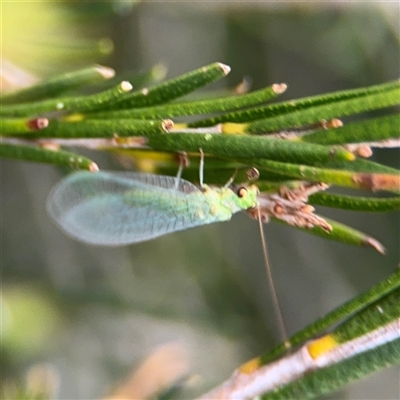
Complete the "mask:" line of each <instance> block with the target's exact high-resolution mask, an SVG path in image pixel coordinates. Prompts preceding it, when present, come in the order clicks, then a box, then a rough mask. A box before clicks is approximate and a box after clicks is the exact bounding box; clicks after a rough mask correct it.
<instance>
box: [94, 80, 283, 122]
mask: <svg viewBox="0 0 400 400" xmlns="http://www.w3.org/2000/svg"><path fill="white" fill-rule="evenodd" d="M285 89H286V85H277V84H276V85H272V86H269V87H267V88H265V89H261V90H258V91H256V92H253V93H249V94H244V95H235V96H226V97H221V98H217V99H207V100H198V101H185V102H181V103H173V104H168V105H162V106H156V107H143V108H139V109H135V108H133V109H129V110H120V111H108V112H107V111H104V112H97V113H93V114H89V115H87V117H88V118H136V119H157V118H167V117H168V118H171V117H174V116H179V115H196V114H211V113H213V112H217V111H227V110H232V109H237V108H244V107H249V106H252V105H255V104H259V103H263V102H266V101H268V100H271V99H273V98H275V97H276V96H277V95H278V94H281V93H283V92H284V90H285Z"/></svg>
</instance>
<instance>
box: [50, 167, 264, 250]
mask: <svg viewBox="0 0 400 400" xmlns="http://www.w3.org/2000/svg"><path fill="white" fill-rule="evenodd" d="M257 195H258V188H257V187H256V186H248V187H240V188H239V189H238V190H236V191H233V190H232V189H230V188H228V187H222V188H219V187H210V186H207V185H203V186H202V187H201V188H198V187H197V186H195V185H193V184H192V183H191V182H189V181H186V180H184V179H181V178H177V177H171V176H163V175H152V174H145V173H133V172H103V171H101V172H96V173H93V172H88V171H82V172H76V173H74V174H71V175H69V176H67V177H66V178H65V179H63V180H62V181H61V182H60V183H58V184H57V185H56V186H55V187H54V189H53V190H52V192H51V193H50V195H49V198H48V200H47V211H48V213H49V215H50V216H51V217H52V218H53V219H54V220H55V221H56V223H57V224H58V225H59V227H60V228H61V229H62V230H63V231H64V232H65V233H67V234H68V235H69V236H71V237H73V238H75V239H77V240H79V241H81V242H85V243H89V244H92V245H103V246H123V245H127V244H130V243H138V242H143V241H145V240H149V239H153V238H156V237H158V236H162V235H165V234H167V233H171V232H176V231H180V230H185V229H188V228H192V227H195V226H201V225H205V224H210V223H213V222H219V221H227V220H230V219H231V217H232V215H233V214H234V213H236V212H238V211H241V210H247V209H249V208H252V207H255V206H256V205H257Z"/></svg>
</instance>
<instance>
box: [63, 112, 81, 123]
mask: <svg viewBox="0 0 400 400" xmlns="http://www.w3.org/2000/svg"><path fill="white" fill-rule="evenodd" d="M84 119H85V116H84V115H83V114H79V113H75V114H70V115H67V116H65V117H63V118H62V120H63V121H68V122H79V121H83V120H84Z"/></svg>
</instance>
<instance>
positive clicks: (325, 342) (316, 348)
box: [308, 335, 339, 359]
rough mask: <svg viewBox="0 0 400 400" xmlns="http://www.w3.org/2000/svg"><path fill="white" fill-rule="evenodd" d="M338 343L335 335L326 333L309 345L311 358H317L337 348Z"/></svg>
mask: <svg viewBox="0 0 400 400" xmlns="http://www.w3.org/2000/svg"><path fill="white" fill-rule="evenodd" d="M338 344H339V343H338V342H337V341H336V339H335V338H334V337H333V335H326V336H323V337H321V338H319V339H316V340H314V341H313V342H312V343H310V344H309V345H308V352H309V354H310V356H311V358H313V359H316V358H318V357H320V356H322V355H323V354H325V353H327V352H328V351H329V350H332V349H333V348H335V347H336V346H337V345H338Z"/></svg>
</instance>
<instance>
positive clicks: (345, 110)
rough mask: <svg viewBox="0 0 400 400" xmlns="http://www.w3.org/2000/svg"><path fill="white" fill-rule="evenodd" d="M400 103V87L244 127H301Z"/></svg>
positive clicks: (252, 130)
mask: <svg viewBox="0 0 400 400" xmlns="http://www.w3.org/2000/svg"><path fill="white" fill-rule="evenodd" d="M399 103H400V88H399V87H397V88H395V89H392V90H390V91H388V92H386V93H381V94H375V95H371V96H366V97H363V99H362V101H360V99H359V98H356V99H350V100H343V101H339V102H337V103H333V104H324V105H321V106H316V107H312V108H309V109H305V110H299V111H293V112H290V113H287V114H284V115H280V116H277V117H270V118H266V119H262V120H257V121H254V122H251V123H249V124H248V125H246V126H245V127H244V128H243V132H246V133H265V132H274V131H279V130H282V129H288V128H300V127H302V126H305V125H308V124H313V123H316V122H319V121H322V120H326V119H331V118H338V117H343V116H347V115H353V114H358V113H361V112H365V111H370V110H377V109H380V108H385V107H389V106H394V105H397V104H399Z"/></svg>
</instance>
